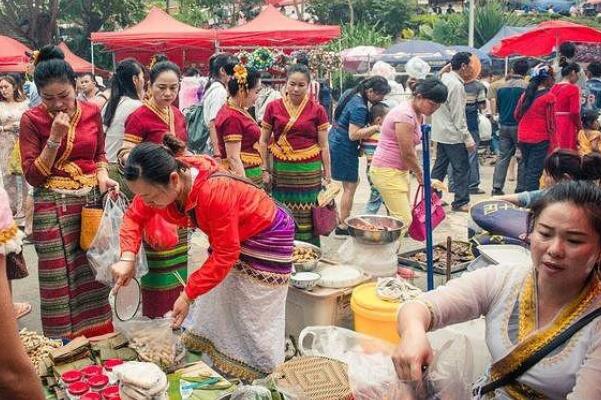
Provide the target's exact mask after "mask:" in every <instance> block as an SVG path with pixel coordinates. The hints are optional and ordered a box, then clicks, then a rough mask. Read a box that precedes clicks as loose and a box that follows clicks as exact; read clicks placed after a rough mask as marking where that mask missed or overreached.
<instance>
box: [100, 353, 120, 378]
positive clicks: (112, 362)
mask: <svg viewBox="0 0 601 400" xmlns="http://www.w3.org/2000/svg"><path fill="white" fill-rule="evenodd" d="M123 362H124V361H123V360H122V359H120V358H111V359H109V360H106V361H105V362H104V364H102V366H103V367H104V372H105V373H106V375H107V376H108V377H109V382H110V384H114V383H116V382H117V377H116V376H115V374H114V373H113V368H115V367H116V366H118V365H121V364H123Z"/></svg>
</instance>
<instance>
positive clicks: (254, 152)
mask: <svg viewBox="0 0 601 400" xmlns="http://www.w3.org/2000/svg"><path fill="white" fill-rule="evenodd" d="M227 86H228V92H229V95H230V97H229V99H228V102H227V103H226V104H225V105H224V106H223V107H222V108H221V110H219V113H218V114H217V118H216V119H215V129H216V130H217V139H218V145H219V154H221V157H222V158H223V159H224V160H225V163H226V166H227V167H228V168H229V170H230V171H232V172H233V173H235V174H237V175H240V176H245V177H247V178H248V179H250V180H252V181H253V182H254V183H255V184H257V185H262V183H263V179H262V171H261V156H260V155H259V143H258V142H259V138H260V137H261V129H260V128H259V125H258V124H257V121H255V119H254V118H253V117H252V115H250V114H249V113H248V111H246V110H247V109H248V108H249V107H251V106H252V105H253V104H254V103H255V100H256V99H257V90H258V89H259V87H260V79H259V73H258V72H257V71H256V70H254V69H248V70H247V69H246V68H245V67H244V66H243V65H241V64H240V65H237V66H236V67H235V69H234V77H233V79H230V81H229V82H228V84H227Z"/></svg>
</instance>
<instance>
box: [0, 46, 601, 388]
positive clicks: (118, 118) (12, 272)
mask: <svg viewBox="0 0 601 400" xmlns="http://www.w3.org/2000/svg"><path fill="white" fill-rule="evenodd" d="M559 50H560V53H561V56H560V58H559V62H558V63H557V64H556V65H550V64H544V63H543V64H538V65H535V66H531V65H530V64H529V63H528V61H527V60H521V59H520V60H517V61H515V62H514V63H513V65H512V69H511V73H510V74H508V75H507V76H506V77H504V78H503V79H501V80H498V81H496V82H493V83H492V84H489V83H488V82H486V80H485V79H484V78H483V77H485V76H487V74H486V73H485V72H484V71H482V70H481V68H480V63H479V62H478V61H477V60H476V59H475V57H474V56H473V55H472V54H470V53H466V52H459V53H457V54H455V55H454V56H453V58H452V60H451V63H450V65H449V66H448V67H447V68H444V69H443V70H442V71H441V73H440V74H439V76H438V77H428V75H430V69H429V66H428V65H427V64H426V63H424V62H423V61H421V60H419V59H415V60H412V62H411V67H409V65H408V71H409V70H411V71H412V72H411V74H410V77H409V79H408V80H407V82H405V85H406V89H405V88H403V87H402V86H400V85H399V84H398V83H397V82H394V81H393V80H392V78H391V77H390V76H382V75H378V74H373V75H372V76H370V77H368V78H366V79H364V80H362V81H361V82H360V83H359V84H358V85H356V86H355V87H353V88H351V89H349V90H347V91H346V92H344V93H342V95H341V96H340V98H339V99H338V102H337V105H336V107H335V109H334V112H333V115H332V116H330V115H329V113H328V112H327V110H326V108H325V107H324V105H323V104H320V98H321V96H320V91H321V89H322V88H321V87H320V84H319V83H317V82H316V81H315V79H314V77H313V76H312V73H311V70H310V69H309V67H308V66H307V65H306V62H303V59H302V58H301V59H299V61H300V62H298V63H296V64H294V65H291V66H290V67H289V68H288V70H287V75H286V78H285V83H284V84H283V86H282V88H281V90H277V89H275V88H274V87H273V85H272V81H271V79H270V77H269V76H268V75H266V74H264V73H261V72H260V71H256V70H254V69H252V68H249V67H247V66H245V65H243V64H241V63H240V60H238V59H237V58H236V57H235V56H233V55H231V54H227V53H220V54H216V55H214V56H213V57H211V59H210V62H209V76H208V78H206V79H204V78H202V79H201V78H200V77H199V76H198V71H196V70H195V69H193V68H188V69H187V70H186V71H185V72H184V73H183V74H182V72H181V70H180V68H179V67H178V66H177V65H176V64H174V63H172V62H170V61H169V60H168V59H167V58H166V57H165V56H162V55H157V56H155V57H154V58H153V62H152V64H151V65H150V66H149V67H146V66H144V65H142V64H141V63H139V62H138V61H136V60H134V59H126V60H123V61H121V62H120V63H119V64H118V65H117V66H116V70H115V72H114V74H113V76H112V77H111V83H110V85H109V87H108V88H103V87H99V84H98V82H97V81H96V79H95V78H94V76H93V75H91V74H83V75H80V76H78V75H76V74H75V72H74V71H73V69H72V68H71V66H70V65H69V64H68V63H67V62H66V61H65V59H64V54H63V53H62V52H61V51H60V49H58V48H57V47H55V46H46V47H44V48H42V49H41V50H40V51H39V53H36V56H35V58H34V60H32V67H33V70H32V76H31V78H32V79H33V82H34V84H35V85H34V86H33V87H32V86H31V85H28V91H27V94H25V91H24V90H23V83H22V82H21V80H20V77H17V76H12V75H6V76H1V77H0V98H1V101H0V123H1V124H2V127H3V130H2V135H1V137H0V140H1V141H0V151H1V152H2V155H3V156H4V157H2V164H1V165H0V168H1V171H2V174H1V176H2V179H3V186H4V187H5V188H6V192H7V193H9V195H8V196H7V195H6V193H4V192H3V191H2V190H0V201H2V204H0V205H1V206H2V207H4V209H3V210H0V211H1V212H0V219H2V218H4V214H6V218H5V219H6V221H4V220H0V223H1V226H0V228H2V229H4V230H6V234H5V235H4V236H1V237H0V239H2V240H3V241H2V243H1V244H2V245H3V246H4V250H5V251H4V253H2V252H0V268H2V267H4V266H5V267H6V269H7V276H8V277H9V278H10V279H19V278H23V277H25V276H27V269H26V267H25V266H24V264H23V262H15V261H14V260H15V257H12V256H11V257H8V253H9V250H11V251H12V250H13V249H12V247H18V246H19V245H20V240H21V237H20V236H21V234H20V233H18V230H17V229H16V225H15V223H14V222H13V219H12V218H13V216H14V217H15V218H16V219H17V221H18V222H19V221H22V224H23V230H24V235H25V237H26V239H27V240H30V241H31V242H32V243H33V244H34V246H35V250H36V253H37V256H38V276H39V287H40V304H41V318H42V327H43V331H44V334H45V335H46V336H48V337H51V338H74V337H77V336H80V335H85V336H96V335H102V334H104V333H108V332H111V331H112V330H113V325H112V315H111V308H110V306H109V303H108V293H109V290H110V288H109V287H107V286H105V285H104V284H102V283H99V282H97V281H96V280H95V278H94V272H93V269H92V268H91V266H90V264H89V263H88V260H87V258H86V253H85V251H84V250H83V249H82V248H81V246H80V231H81V230H82V223H84V220H83V218H82V212H83V210H84V208H87V207H102V204H103V201H104V199H105V198H106V196H111V197H113V198H114V197H116V196H124V197H125V198H126V199H128V200H129V202H130V206H129V207H128V209H127V212H126V215H125V218H124V221H123V227H122V230H121V235H120V240H121V257H120V260H119V261H118V262H117V263H115V264H114V265H113V266H112V273H113V276H114V278H115V286H116V290H118V288H120V287H122V286H127V285H128V284H129V283H130V282H131V280H132V279H134V277H135V276H136V258H137V257H138V254H139V251H140V248H142V247H143V248H144V250H145V257H146V258H147V261H148V265H149V272H148V273H147V274H146V275H145V276H143V277H142V278H141V282H140V286H141V289H142V304H143V308H142V313H143V315H144V316H147V317H150V318H157V317H162V316H164V315H166V314H167V313H169V312H171V314H172V317H173V324H174V326H175V327H179V326H184V327H185V328H186V331H185V334H184V336H183V342H184V344H185V345H186V347H187V348H188V349H190V350H194V351H199V352H205V353H207V354H208V355H209V356H210V357H211V358H212V359H213V362H214V363H215V365H216V366H217V367H218V368H219V369H220V370H221V371H223V372H226V373H228V374H230V375H232V376H236V377H240V378H243V379H245V380H252V379H254V378H257V377H261V376H264V375H265V374H267V373H269V372H271V371H272V370H273V369H274V368H275V367H276V366H277V365H279V364H280V363H282V362H283V361H284V348H285V346H284V338H285V335H284V328H285V303H286V294H287V287H288V280H289V277H290V273H291V269H292V253H293V250H294V240H301V241H304V242H310V243H313V244H315V245H318V246H319V245H320V235H319V234H318V233H316V229H315V227H314V221H313V218H312V211H313V208H314V207H315V206H316V205H317V199H318V194H319V192H320V191H321V190H322V189H323V188H324V187H325V186H327V185H328V184H329V183H331V181H338V182H341V183H342V195H341V200H340V203H339V207H338V208H339V215H338V226H337V227H336V228H335V235H336V236H339V237H345V236H348V235H349V231H348V226H347V225H346V223H345V221H346V219H347V218H348V217H350V216H351V210H352V208H353V204H354V201H355V200H354V199H355V193H356V190H357V187H358V184H359V176H360V171H359V165H360V163H359V158H360V157H361V156H362V155H366V156H367V160H368V163H367V171H366V173H367V176H368V179H369V183H370V186H371V191H370V199H369V201H368V204H367V209H366V212H367V213H372V214H375V213H378V212H380V209H381V206H382V205H384V206H385V209H386V212H387V213H388V214H389V215H391V216H393V217H396V218H398V219H399V220H401V221H402V222H403V223H404V224H405V226H406V227H408V226H409V225H410V223H411V218H412V216H411V209H412V203H411V198H410V193H411V191H412V188H411V182H412V179H415V180H416V181H417V183H418V185H423V183H424V174H425V173H427V171H423V169H422V163H421V162H420V156H419V152H418V146H419V145H420V143H421V138H422V131H423V129H429V124H430V123H431V130H432V140H433V142H434V143H435V150H436V151H435V162H434V166H433V169H432V172H431V175H432V177H433V178H434V179H436V180H438V181H441V182H442V181H444V179H445V178H446V177H447V176H449V187H450V189H451V190H452V191H453V192H454V200H453V202H452V204H451V205H450V206H451V209H452V210H453V211H455V212H467V211H468V210H469V206H470V195H473V194H483V193H484V190H483V189H482V188H481V182H480V177H479V176H480V175H479V168H480V163H479V159H478V152H477V151H478V147H479V144H480V142H481V138H480V131H479V130H480V126H481V125H480V119H481V118H488V117H491V118H493V117H492V115H498V117H494V118H493V119H494V120H495V123H496V124H497V125H498V134H497V135H498V140H499V150H500V154H499V156H498V160H497V163H496V165H495V172H494V177H493V185H492V188H491V193H492V195H494V196H503V197H501V198H502V199H505V200H507V201H510V202H514V203H516V204H519V205H521V206H525V207H532V208H533V214H532V220H531V234H530V235H531V236H530V243H531V246H532V254H533V267H532V266H528V268H522V269H509V268H505V269H503V268H501V267H494V268H489V269H487V270H486V271H481V272H478V273H476V274H472V275H469V276H466V277H465V278H461V279H458V280H456V281H453V283H452V284H451V285H449V287H448V288H444V289H440V290H438V291H436V292H431V293H428V294H427V295H424V296H422V297H421V298H420V300H419V301H418V302H415V303H410V304H408V305H406V306H404V307H403V308H402V309H401V311H400V313H399V331H400V333H401V337H402V338H403V340H402V343H401V345H400V346H399V349H398V351H397V353H396V355H395V358H394V361H395V365H396V367H397V372H398V374H399V376H400V377H403V378H407V377H410V378H418V377H419V375H420V372H421V367H422V366H423V365H426V364H428V362H429V361H430V360H431V357H432V355H431V350H430V348H429V344H428V342H427V339H426V338H425V336H424V335H425V332H426V331H427V330H429V329H434V328H437V327H441V326H443V325H447V324H450V323H453V322H457V321H459V320H466V319H469V318H475V317H477V316H479V315H485V316H486V318H487V323H490V324H492V326H495V327H498V328H499V329H498V330H499V332H504V331H503V329H508V330H509V332H510V333H511V337H510V340H509V341H507V340H505V339H506V336H503V335H505V334H504V333H499V332H496V331H495V332H496V333H495V334H492V333H491V334H489V335H488V336H487V341H488V342H489V346H490V347H491V353H492V355H493V360H494V361H495V363H494V364H493V369H492V370H491V375H490V377H489V378H491V379H492V380H495V379H498V378H499V377H500V376H503V375H504V373H505V372H507V371H506V369H507V368H506V367H505V364H504V363H503V362H501V361H499V359H501V358H502V357H503V356H505V354H506V353H507V352H508V351H510V350H511V349H512V348H513V347H514V346H517V348H522V347H524V348H527V349H530V348H531V347H532V343H531V342H533V343H535V344H536V343H539V341H541V342H544V341H545V340H547V339H548V335H547V336H545V335H546V334H547V330H553V329H555V328H556V329H555V330H553V332H555V333H557V332H558V331H559V330H561V329H560V328H562V327H565V326H567V325H566V324H569V322H571V321H573V320H574V319H575V318H577V317H579V316H581V315H584V313H585V312H586V311H589V310H590V309H593V308H594V306H595V305H597V303H599V290H600V289H599V288H601V284H600V283H599V275H598V274H599V268H598V265H599V264H598V261H599V257H600V254H601V251H600V250H599V243H601V239H600V238H599V235H600V233H599V232H598V231H599V227H598V226H597V225H599V221H597V219H599V215H597V214H599V210H598V206H599V202H600V201H601V200H599V199H601V192H600V190H599V189H598V188H597V187H596V186H594V185H592V184H591V183H590V182H597V181H598V180H599V178H600V177H601V172H600V171H601V155H600V154H599V153H598V152H599V148H600V146H599V141H600V140H601V132H600V131H599V107H600V106H601V64H599V63H591V64H590V65H588V67H587V68H586V72H584V69H583V68H582V67H581V66H580V65H578V64H577V63H575V62H573V61H572V59H573V58H574V52H575V48H574V45H573V44H571V43H564V44H562V45H561V47H560V49H559ZM382 70H383V71H385V70H386V69H385V68H384V69H382ZM585 73H586V75H587V78H585V77H584V74H585ZM478 77H480V78H482V79H480V80H478V79H477V78H478ZM184 87H185V90H183V89H184ZM399 87H400V89H399ZM32 89H35V90H32ZM324 89H325V88H324ZM324 92H325V90H324ZM192 117H196V118H197V119H196V120H195V122H194V127H195V129H194V130H193V129H192V128H191V127H192V126H193V124H192V123H190V121H191V118H192ZM198 127H200V128H198ZM426 127H428V128H426ZM197 130H198V131H197ZM199 132H200V134H199ZM199 138H201V139H202V138H204V141H205V143H204V144H203V145H202V146H201V147H202V148H203V149H205V151H204V153H205V154H203V155H198V154H194V153H193V152H191V151H190V150H191V148H192V146H191V145H190V143H192V142H193V140H198V139H199ZM513 158H517V159H518V163H519V166H518V173H517V189H516V194H515V195H509V194H507V195H506V194H505V192H504V191H505V181H506V178H507V175H508V170H510V164H511V162H512V159H513ZM583 181H588V182H586V183H584V182H583ZM441 186H442V185H441ZM9 199H10V202H9ZM197 228H198V229H200V230H202V231H203V232H204V233H206V234H207V236H208V239H209V243H210V246H211V250H210V252H209V256H208V259H207V260H206V261H205V262H204V264H203V265H202V268H199V269H196V270H195V271H194V272H193V273H191V274H190V275H189V276H188V268H187V264H188V262H187V261H188V258H187V257H188V249H189V246H190V233H191V230H193V229H197ZM9 233H11V234H10V235H9ZM4 239H6V240H4ZM11 241H12V242H11ZM13 242H14V243H13ZM1 254H4V255H3V256H1ZM573 265H577V271H572V270H571V268H572V266H573ZM575 268H576V267H575ZM3 281H4V280H2V279H0V292H2V291H3V290H4V287H3V284H2V282H3ZM5 286H6V287H7V288H8V287H9V286H8V284H7V285H5ZM514 287H520V288H521V290H520V291H516V290H513V288H514ZM537 290H538V292H537ZM557 291H559V292H561V293H562V296H560V297H557V296H555V297H554V295H553V293H559V292H557ZM2 293H3V292H2ZM2 293H0V294H2ZM516 296H518V300H519V302H520V305H519V307H514V306H513V305H514V304H515V302H516V301H517V300H516ZM9 297H10V294H8V293H6V295H4V298H3V300H4V301H5V303H6V300H7V298H9ZM576 300H577V302H576ZM522 303H523V305H522ZM8 304H10V301H8ZM5 305H6V304H3V305H2V306H0V312H2V313H6V312H7V309H6V307H4V306H5ZM526 307H530V308H529V309H526ZM566 307H567V308H566ZM30 309H31V306H30V305H28V304H13V307H12V312H13V318H14V316H15V315H16V317H20V316H23V315H25V314H27V312H29V311H30ZM537 312H538V313H539V314H538V317H537V316H536V313H537ZM557 313H560V314H561V317H562V318H559V319H561V321H560V320H559V319H557V318H555V317H556V315H557ZM223 315H227V316H228V317H227V318H219V316H223ZM564 317H565V318H564ZM537 318H538V319H537ZM527 319H528V320H527ZM507 320H509V321H510V325H511V326H509V327H507V326H502V324H503V321H505V322H506V321H507ZM11 321H13V322H11V324H12V325H10V324H9V325H10V326H8V325H7V326H8V329H9V330H10V329H12V328H13V325H15V324H14V319H12V320H11ZM549 324H551V327H550V328H547V325H549ZM556 325H557V326H556ZM539 326H540V327H541V329H539ZM543 327H544V329H542V328H543ZM2 328H3V327H2V326H0V335H3V334H4V331H3V330H2ZM501 328H502V329H501ZM586 329H588V330H586ZM599 329H600V328H599V325H598V324H597V325H594V324H593V325H590V326H589V327H588V328H585V334H584V335H581V336H580V338H579V339H578V343H577V345H574V346H571V347H570V348H569V349H568V350H569V352H570V355H569V357H566V358H565V359H563V361H562V362H560V363H557V364H556V366H555V367H553V369H552V370H551V371H552V373H551V375H549V373H548V371H549V370H544V369H542V367H539V368H541V369H540V370H539V369H537V368H535V369H532V372H529V373H527V374H526V375H524V377H525V378H524V379H523V380H520V381H519V384H514V383H511V385H509V386H506V387H505V389H502V390H505V391H506V393H509V394H512V393H513V394H515V393H521V394H524V393H526V394H528V393H539V392H542V393H544V394H547V395H549V394H553V395H555V394H557V393H561V394H562V395H563V394H567V393H580V394H582V395H584V394H586V395H584V397H586V398H594V397H595V396H594V395H591V394H592V393H597V392H595V390H597V389H596V388H594V387H593V389H591V388H590V379H591V377H592V376H593V372H591V371H594V368H595V366H596V364H595V363H596V362H597V361H596V360H597V359H596V358H594V357H592V358H589V357H591V354H593V355H594V354H597V353H598V348H599V346H597V344H598V343H597V342H598V341H597V340H596V339H595V338H596V337H597V336H595V334H596V332H597V331H598V330H599ZM489 332H493V330H489ZM499 335H500V336H499ZM242 337H243V338H244V340H241V338H242ZM6 341H7V343H9V342H11V341H14V338H13V337H12V336H7V337H6ZM528 346H530V347H528ZM595 346H596V347H595ZM14 351H17V352H18V351H19V349H15V350H14ZM566 351H567V350H566ZM512 354H513V352H511V353H510V356H511V355H512ZM15 357H16V358H15V359H19V360H20V359H21V358H22V354H16V355H15ZM19 357H21V358H19ZM507 357H509V356H507ZM502 360H505V359H504V358H503V359H502ZM587 360H588V361H587ZM518 361H519V359H518ZM583 363H584V364H583ZM18 366H19V365H18ZM22 371H25V372H23V373H28V367H27V366H23V369H22ZM565 371H570V372H571V373H572V374H571V375H569V376H567V377H566V378H565V379H558V380H553V385H548V386H547V385H545V384H543V385H542V386H541V384H540V382H543V383H544V382H550V379H551V378H550V377H551V376H556V375H557V374H559V373H560V372H563V373H565ZM564 375H565V374H564ZM576 379H577V383H575V382H576ZM32 388H33V389H34V390H37V387H36V386H35V385H33V386H32V387H31V388H30V389H32ZM0 390H1V388H0ZM0 393H1V391H0ZM597 394H598V393H597ZM591 396H592V397H591ZM580 397H581V398H584V397H582V396H580ZM30 398H35V397H30Z"/></svg>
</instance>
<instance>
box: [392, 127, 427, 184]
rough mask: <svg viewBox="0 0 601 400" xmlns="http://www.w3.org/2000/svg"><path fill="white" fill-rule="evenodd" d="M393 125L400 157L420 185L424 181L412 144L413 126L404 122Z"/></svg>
mask: <svg viewBox="0 0 601 400" xmlns="http://www.w3.org/2000/svg"><path fill="white" fill-rule="evenodd" d="M394 126H395V134H396V138H397V143H398V145H399V150H400V151H401V159H402V160H403V162H404V163H405V165H407V167H408V168H409V171H411V172H413V173H414V174H415V177H416V178H417V181H418V182H419V184H420V185H421V184H423V181H424V173H423V172H422V167H421V166H420V165H419V164H420V163H419V161H418V159H417V153H416V152H415V145H414V144H413V131H414V129H415V127H414V126H412V125H410V124H408V123H405V122H397V123H396V124H395V125H394Z"/></svg>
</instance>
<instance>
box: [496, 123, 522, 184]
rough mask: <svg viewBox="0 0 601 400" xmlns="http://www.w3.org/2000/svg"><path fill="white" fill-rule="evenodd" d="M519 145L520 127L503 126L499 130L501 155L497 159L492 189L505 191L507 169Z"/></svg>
mask: <svg viewBox="0 0 601 400" xmlns="http://www.w3.org/2000/svg"><path fill="white" fill-rule="evenodd" d="M517 143H518V127H517V126H501V128H500V129H499V144H500V148H501V155H500V156H499V157H498V158H497V163H496V164H495V172H494V175H493V180H492V188H493V189H498V190H503V187H504V186H505V179H506V178H507V169H508V168H509V163H510V162H511V158H512V157H513V156H514V155H515V150H516V146H517Z"/></svg>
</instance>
